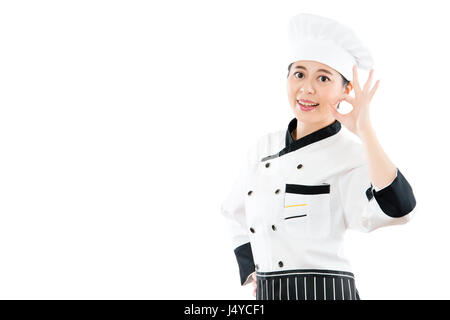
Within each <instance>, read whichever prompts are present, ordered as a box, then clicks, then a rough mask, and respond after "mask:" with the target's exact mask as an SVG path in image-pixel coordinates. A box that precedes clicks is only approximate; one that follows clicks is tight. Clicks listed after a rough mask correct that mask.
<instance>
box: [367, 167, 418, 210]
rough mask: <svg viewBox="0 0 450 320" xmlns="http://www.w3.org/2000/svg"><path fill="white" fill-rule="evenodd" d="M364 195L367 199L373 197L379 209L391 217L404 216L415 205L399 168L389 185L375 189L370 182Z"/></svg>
mask: <svg viewBox="0 0 450 320" xmlns="http://www.w3.org/2000/svg"><path fill="white" fill-rule="evenodd" d="M366 196H367V199H368V200H369V201H370V200H371V199H372V197H375V199H376V201H377V202H378V205H379V206H380V208H381V210H383V212H384V213H385V214H387V215H388V216H390V217H393V218H400V217H403V216H406V215H407V214H408V213H410V212H411V211H412V210H413V209H414V207H415V206H416V198H415V197H414V194H413V191H412V188H411V186H410V185H409V182H408V180H406V178H405V177H404V176H403V174H402V173H401V172H400V170H399V169H397V177H396V178H395V179H394V181H392V183H391V184H390V185H389V186H387V187H386V188H384V189H381V190H380V191H376V190H375V189H373V186H372V184H370V188H369V189H367V190H366Z"/></svg>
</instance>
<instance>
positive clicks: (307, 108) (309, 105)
mask: <svg viewBox="0 0 450 320" xmlns="http://www.w3.org/2000/svg"><path fill="white" fill-rule="evenodd" d="M297 105H298V106H299V107H300V109H301V110H302V111H310V110H313V109H315V108H316V107H317V106H318V105H319V104H318V103H305V102H300V101H298V100H297Z"/></svg>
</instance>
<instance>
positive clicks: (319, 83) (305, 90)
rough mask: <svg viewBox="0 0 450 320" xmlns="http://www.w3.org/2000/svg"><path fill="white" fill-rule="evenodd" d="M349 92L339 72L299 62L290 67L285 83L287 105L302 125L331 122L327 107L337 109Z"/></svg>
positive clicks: (303, 61) (332, 118) (317, 63)
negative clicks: (330, 106)
mask: <svg viewBox="0 0 450 320" xmlns="http://www.w3.org/2000/svg"><path fill="white" fill-rule="evenodd" d="M350 90H351V87H350V86H347V87H344V82H343V79H342V76H341V74H340V73H339V72H337V71H336V70H334V69H332V68H330V67H329V66H327V65H326V64H322V63H320V62H316V61H309V60H300V61H297V62H295V63H293V64H292V66H291V69H290V72H289V76H288V79H287V92H288V99H289V104H290V105H291V108H292V111H293V112H294V114H295V116H296V118H297V119H298V120H299V121H302V122H305V123H311V124H312V123H322V122H323V123H325V122H326V123H329V122H331V121H333V120H334V117H333V115H332V114H331V112H330V110H329V109H328V105H330V104H332V105H333V106H334V107H336V106H337V105H338V103H339V102H340V101H341V100H342V98H343V97H344V96H345V94H348V93H349V92H350ZM304 103H305V104H316V105H317V106H308V105H303V104H304Z"/></svg>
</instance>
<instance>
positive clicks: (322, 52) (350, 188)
mask: <svg viewBox="0 0 450 320" xmlns="http://www.w3.org/2000/svg"><path fill="white" fill-rule="evenodd" d="M288 26H289V28H288V30H289V39H290V45H291V46H290V51H289V57H288V64H289V67H288V70H289V74H288V80H287V91H288V99H289V103H290V106H291V109H292V111H293V113H294V115H295V118H293V119H292V120H291V121H290V122H289V124H288V126H287V130H280V131H276V132H271V133H269V134H266V135H264V136H263V137H261V138H260V139H259V140H258V141H257V142H256V143H255V145H253V146H251V147H250V149H249V151H248V156H247V162H246V163H245V165H244V166H243V168H242V171H241V173H240V175H239V178H238V179H237V180H236V182H235V184H234V185H233V188H232V190H231V192H230V193H229V195H228V196H227V198H226V199H225V201H224V202H223V204H222V207H221V212H222V214H223V215H224V216H225V217H226V218H227V221H228V222H229V225H230V231H231V234H232V242H233V247H234V253H235V255H236V259H237V263H238V266H239V273H240V280H241V285H247V284H249V283H251V282H253V283H254V286H255V291H254V295H255V296H256V299H257V300H262V299H264V300H266V299H270V300H272V299H276V300H303V299H304V300H333V299H335V300H341V299H342V300H357V299H360V297H359V293H358V290H357V288H356V285H355V277H354V274H353V272H352V269H351V267H350V264H349V262H348V260H347V259H346V257H345V256H344V254H343V247H342V245H343V236H344V233H345V230H346V229H347V228H349V229H354V230H359V231H362V232H370V231H372V230H375V229H377V228H380V227H383V226H390V225H398V224H404V223H406V222H408V221H409V220H410V219H411V218H412V216H413V214H414V210H413V209H414V208H415V206H416V200H415V197H414V194H413V192H412V189H411V186H410V184H409V183H408V181H407V180H406V178H405V177H404V176H403V174H402V173H401V172H400V170H399V169H398V168H397V167H396V166H395V165H394V164H393V163H392V162H391V160H390V159H389V158H388V156H387V155H386V154H385V152H384V151H383V149H382V147H381V145H380V143H379V142H378V140H377V137H376V135H375V131H374V129H373V127H372V124H371V121H370V116H369V111H370V107H369V105H370V102H371V100H372V98H373V96H374V94H375V92H376V90H377V88H378V85H379V80H378V81H377V82H376V83H375V85H374V86H372V78H373V69H372V65H373V61H372V58H371V55H370V53H369V51H368V50H367V49H366V48H365V47H364V46H363V45H362V43H361V41H360V40H359V39H358V38H357V37H356V35H355V34H354V32H353V31H352V30H351V29H349V28H348V27H346V26H344V25H342V24H340V23H338V22H336V21H334V20H331V19H328V18H324V17H321V16H317V15H311V14H298V15H296V16H294V17H293V18H292V19H291V20H290V22H289V25H288ZM357 67H359V68H362V69H367V70H369V69H370V73H369V76H368V79H367V82H366V83H365V84H364V85H363V86H361V85H360V83H359V80H358V73H357ZM352 89H354V97H351V96H350V95H349V93H350V91H351V90H352ZM341 101H347V102H348V103H350V104H351V105H352V106H353V109H352V111H351V112H349V113H347V114H341V113H340V112H338V111H337V110H336V109H337V108H338V106H339V103H340V102H341ZM342 125H343V126H344V127H345V128H346V129H347V133H348V132H352V133H353V134H355V135H356V136H357V137H359V141H360V142H359V141H354V140H353V139H351V138H350V137H349V135H348V134H347V133H346V132H345V130H342Z"/></svg>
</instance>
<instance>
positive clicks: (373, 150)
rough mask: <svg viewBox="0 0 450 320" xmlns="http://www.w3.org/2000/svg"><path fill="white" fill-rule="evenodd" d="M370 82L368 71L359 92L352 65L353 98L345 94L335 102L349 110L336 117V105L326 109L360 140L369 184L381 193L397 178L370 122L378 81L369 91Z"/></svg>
mask: <svg viewBox="0 0 450 320" xmlns="http://www.w3.org/2000/svg"><path fill="white" fill-rule="evenodd" d="M372 78H373V69H372V70H370V74H369V77H368V79H367V82H366V83H365V85H364V87H363V88H361V87H360V85H359V80H358V72H357V70H356V65H354V66H353V81H352V84H353V87H354V88H355V97H354V98H353V97H351V96H349V95H348V94H347V95H346V96H345V97H344V98H342V99H340V100H339V101H338V102H337V103H339V102H340V101H343V100H345V101H347V102H349V103H350V104H351V105H352V106H353V110H352V111H351V112H349V113H348V114H345V115H343V114H340V113H339V112H338V111H337V110H336V107H335V105H337V103H336V104H335V105H331V106H330V111H331V112H332V114H333V115H334V117H335V118H336V119H337V120H338V121H339V122H341V123H342V124H343V125H344V126H345V127H346V128H348V129H349V130H350V131H352V132H353V133H354V134H356V135H357V136H358V137H359V138H360V139H361V141H362V143H363V145H364V150H365V151H366V157H367V162H368V167H369V175H370V179H371V181H372V184H373V185H374V186H375V187H376V188H378V189H382V188H384V187H385V186H387V185H389V184H390V183H391V182H392V181H393V180H394V179H395V177H396V176H397V167H396V166H395V165H394V164H393V163H392V161H391V160H390V159H389V157H388V156H387V154H386V153H385V152H384V150H383V148H382V147H381V144H380V142H379V141H378V139H377V136H376V134H375V130H374V129H373V127H372V125H371V122H370V112H369V111H370V110H369V105H370V101H371V100H372V97H373V95H374V94H375V92H376V90H377V88H378V85H379V83H380V80H378V81H377V82H376V83H375V85H374V86H373V88H371V89H370V86H371V83H372Z"/></svg>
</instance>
